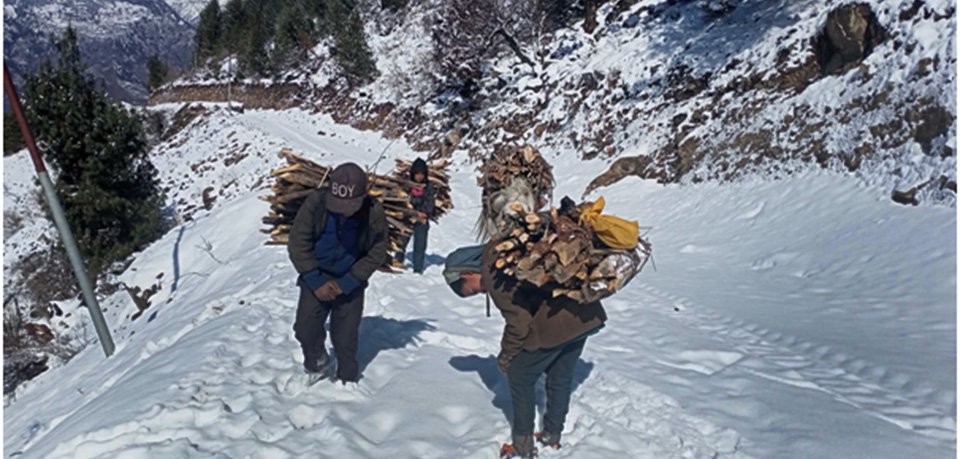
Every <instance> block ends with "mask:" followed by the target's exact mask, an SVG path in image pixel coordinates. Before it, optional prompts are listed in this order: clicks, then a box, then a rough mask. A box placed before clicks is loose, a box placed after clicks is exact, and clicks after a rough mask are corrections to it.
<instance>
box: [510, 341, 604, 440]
mask: <svg viewBox="0 0 960 459" xmlns="http://www.w3.org/2000/svg"><path fill="white" fill-rule="evenodd" d="M586 341H587V339H586V338H578V339H576V340H574V341H571V342H569V343H566V344H563V345H560V346H557V347H555V348H551V349H538V350H536V351H526V350H524V351H522V352H520V354H518V355H517V356H516V357H514V358H513V360H512V361H511V362H510V367H509V368H508V369H507V380H508V382H509V383H510V396H511V398H512V399H513V434H514V435H531V434H533V428H534V418H535V416H536V403H535V400H534V387H535V386H536V384H537V380H538V379H540V375H542V374H543V373H546V374H547V411H546V413H545V414H544V416H543V431H544V432H550V433H561V432H563V421H564V420H565V419H566V418H567V411H568V410H569V409H570V393H571V392H572V391H573V372H574V369H575V368H576V366H577V360H579V359H580V354H581V353H582V352H583V345H584V343H586Z"/></svg>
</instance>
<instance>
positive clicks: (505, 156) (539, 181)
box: [477, 145, 554, 195]
mask: <svg viewBox="0 0 960 459" xmlns="http://www.w3.org/2000/svg"><path fill="white" fill-rule="evenodd" d="M516 177H523V178H525V179H526V181H527V183H529V184H530V186H531V187H533V189H534V190H535V191H544V190H552V189H553V186H554V183H553V168H552V167H551V166H550V164H548V163H547V161H546V160H545V159H543V156H540V152H539V151H537V149H536V148H534V147H532V146H530V145H523V146H519V147H518V146H513V145H503V146H501V147H498V148H497V149H496V151H494V152H493V156H491V157H490V158H489V159H487V160H486V161H484V163H483V165H482V166H480V177H479V178H477V185H480V187H481V188H483V192H484V194H485V195H489V194H493V193H495V192H497V191H499V190H502V189H503V188H506V187H507V186H508V185H510V182H511V181H512V180H513V179H514V178H516Z"/></svg>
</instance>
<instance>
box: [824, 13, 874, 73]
mask: <svg viewBox="0 0 960 459" xmlns="http://www.w3.org/2000/svg"><path fill="white" fill-rule="evenodd" d="M887 35H888V34H887V31H886V30H885V29H884V28H883V26H882V25H880V23H879V22H878V21H877V16H876V14H874V12H873V10H872V9H871V8H870V5H867V4H866V3H854V4H850V5H843V6H841V7H838V8H836V9H835V10H833V11H831V12H830V14H828V15H827V22H826V24H824V27H823V30H822V31H821V32H820V35H818V36H817V37H816V39H815V50H816V55H817V61H818V62H819V63H820V69H821V71H822V72H823V73H824V74H838V73H843V72H846V71H847V70H850V69H851V68H853V67H855V66H856V65H857V64H859V63H861V62H863V59H864V58H866V57H867V56H868V55H870V52H871V51H873V49H874V48H876V47H877V45H879V44H880V43H881V42H883V41H884V40H885V39H886V38H887Z"/></svg>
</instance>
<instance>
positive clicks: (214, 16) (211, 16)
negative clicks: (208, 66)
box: [193, 0, 222, 65]
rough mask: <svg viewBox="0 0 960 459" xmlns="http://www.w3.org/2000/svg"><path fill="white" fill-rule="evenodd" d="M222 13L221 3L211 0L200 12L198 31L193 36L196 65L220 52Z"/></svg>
mask: <svg viewBox="0 0 960 459" xmlns="http://www.w3.org/2000/svg"><path fill="white" fill-rule="evenodd" d="M221 22H222V20H221V13H220V3H219V2H217V0H210V3H207V6H206V7H204V8H203V11H202V12H200V21H199V23H198V24H197V33H196V35H194V36H193V42H194V50H193V56H194V58H193V61H194V64H195V65H200V64H202V63H203V62H204V61H205V60H206V59H208V58H210V57H214V56H216V55H217V53H219V52H220V49H221V47H222V43H221V27H222V25H221Z"/></svg>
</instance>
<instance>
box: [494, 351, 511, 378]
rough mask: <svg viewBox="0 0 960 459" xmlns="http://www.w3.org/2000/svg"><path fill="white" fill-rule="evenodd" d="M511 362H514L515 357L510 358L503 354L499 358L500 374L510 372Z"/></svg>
mask: <svg viewBox="0 0 960 459" xmlns="http://www.w3.org/2000/svg"><path fill="white" fill-rule="evenodd" d="M511 360H513V357H510V356H508V355H506V354H504V353H503V352H501V353H500V355H498V356H497V368H498V369H499V370H500V373H503V374H507V371H509V370H510V361H511Z"/></svg>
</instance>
